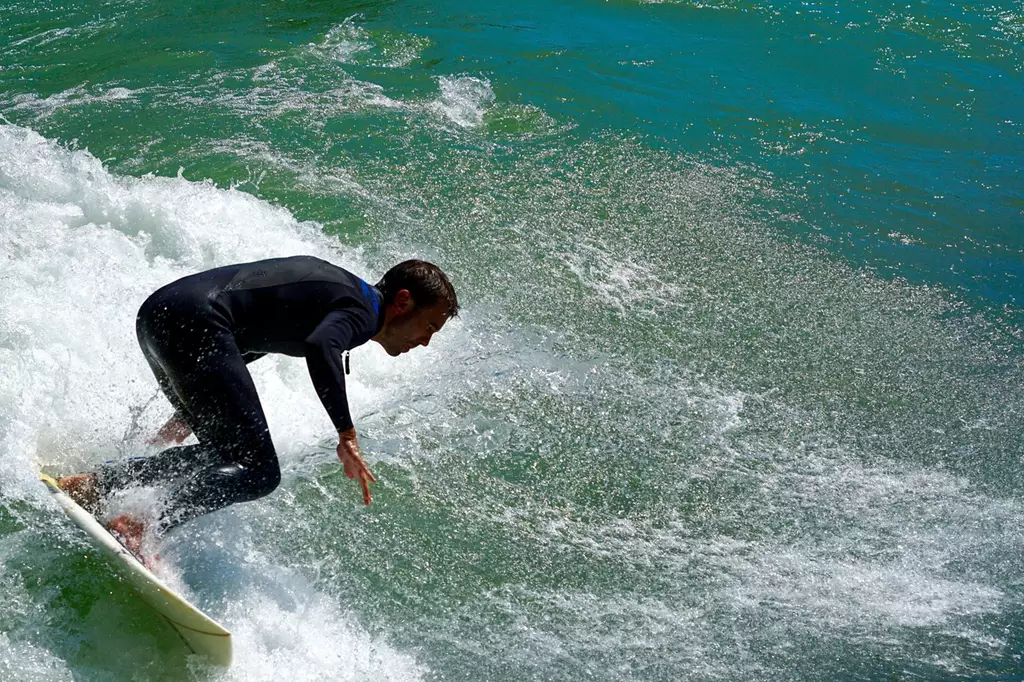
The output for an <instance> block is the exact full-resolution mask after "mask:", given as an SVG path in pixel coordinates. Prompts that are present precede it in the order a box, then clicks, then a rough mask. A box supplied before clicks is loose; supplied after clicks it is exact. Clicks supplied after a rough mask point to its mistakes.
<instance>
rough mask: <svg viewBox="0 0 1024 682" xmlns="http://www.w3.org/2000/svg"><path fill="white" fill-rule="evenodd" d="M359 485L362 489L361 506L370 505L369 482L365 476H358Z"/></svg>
mask: <svg viewBox="0 0 1024 682" xmlns="http://www.w3.org/2000/svg"><path fill="white" fill-rule="evenodd" d="M359 485H361V486H362V487H363V504H370V482H369V481H367V480H366V477H365V476H360V477H359Z"/></svg>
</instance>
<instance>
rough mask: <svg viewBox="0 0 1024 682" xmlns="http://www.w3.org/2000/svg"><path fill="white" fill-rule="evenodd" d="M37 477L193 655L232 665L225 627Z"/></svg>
mask: <svg viewBox="0 0 1024 682" xmlns="http://www.w3.org/2000/svg"><path fill="white" fill-rule="evenodd" d="M39 478H40V480H41V481H42V482H43V483H44V484H46V487H47V489H48V490H49V491H50V492H51V493H52V494H53V497H54V499H55V500H56V501H57V504H59V505H60V507H61V509H63V510H64V513H65V514H67V516H68V517H69V518H70V519H71V521H72V522H74V524H75V525H76V526H78V527H79V528H81V529H82V530H83V531H85V533H86V535H88V536H89V539H90V540H92V542H93V543H94V544H96V545H97V546H99V548H100V549H101V550H102V551H103V552H104V553H105V554H106V555H107V556H108V557H110V559H111V562H112V563H113V564H114V566H115V567H116V568H118V569H119V570H120V571H121V573H122V574H123V575H124V576H125V578H126V579H127V580H128V582H129V584H131V586H132V588H133V589H134V590H135V592H136V594H137V595H138V596H139V598H141V599H142V601H144V602H145V603H146V604H148V605H149V606H150V608H152V609H153V610H154V611H156V612H157V613H159V614H160V615H161V616H163V617H164V618H165V619H166V620H167V622H168V623H170V625H171V627H173V628H174V629H175V631H177V633H178V634H179V635H180V636H181V638H182V639H183V640H184V641H185V644H186V645H187V646H188V647H189V648H190V649H191V650H192V651H193V652H195V653H197V654H202V655H204V656H206V657H207V658H209V659H210V660H211V661H212V662H214V663H217V664H219V665H224V666H227V665H231V658H232V643H231V632H229V631H228V629H227V628H225V627H224V626H223V625H221V624H220V623H218V622H217V621H215V620H214V619H212V618H210V617H209V616H208V615H206V614H205V613H203V612H202V611H201V610H199V609H198V608H197V607H196V606H195V605H193V604H191V603H190V602H189V601H188V600H187V599H185V598H184V597H183V596H181V595H180V594H178V593H177V592H175V591H174V590H173V589H171V588H170V587H168V586H167V585H166V584H165V583H164V582H163V581H162V580H160V579H159V578H158V577H156V576H155V575H153V572H152V571H150V570H149V569H148V568H146V566H145V565H143V564H142V563H141V562H140V561H139V560H138V559H137V558H135V556H134V555H133V554H132V553H131V552H129V551H128V550H127V549H126V548H125V547H124V545H122V544H121V543H120V542H118V541H117V538H115V537H114V536H113V535H111V534H110V531H108V530H107V529H106V528H104V527H103V525H102V524H101V523H100V522H99V521H97V520H96V518H95V517H94V516H93V515H92V514H90V513H89V512H87V511H86V510H84V509H82V507H80V506H79V505H78V503H76V502H75V501H74V500H72V499H71V497H69V496H68V495H67V493H65V492H64V491H63V490H61V489H60V487H59V486H58V485H57V481H56V480H54V479H53V478H52V477H50V476H47V475H46V474H40V476H39Z"/></svg>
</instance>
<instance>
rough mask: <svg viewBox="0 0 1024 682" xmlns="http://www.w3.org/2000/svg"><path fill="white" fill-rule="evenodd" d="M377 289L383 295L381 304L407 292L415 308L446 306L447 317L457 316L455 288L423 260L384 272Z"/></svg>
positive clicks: (397, 266)
mask: <svg viewBox="0 0 1024 682" xmlns="http://www.w3.org/2000/svg"><path fill="white" fill-rule="evenodd" d="M377 289H378V290H380V293H381V294H383V295H384V305H389V304H390V303H391V302H392V301H394V300H395V294H397V293H398V292H399V291H400V290H402V289H408V290H409V293H410V294H412V300H413V302H414V303H415V304H416V305H417V306H418V307H425V308H429V307H430V306H432V305H434V304H435V303H445V304H447V305H448V317H455V316H456V315H458V314H459V299H458V297H457V296H456V295H455V287H453V286H452V283H451V282H450V281H449V280H448V276H447V275H445V274H444V272H443V271H442V270H441V268H439V267H437V266H436V265H434V264H433V263H428V262H426V261H423V260H407V261H402V262H401V263H399V264H398V265H396V266H395V267H393V268H391V269H390V270H388V271H387V272H386V273H384V276H383V277H381V280H380V281H379V282H377Z"/></svg>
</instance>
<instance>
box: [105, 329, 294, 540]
mask: <svg viewBox="0 0 1024 682" xmlns="http://www.w3.org/2000/svg"><path fill="white" fill-rule="evenodd" d="M180 329H181V328H179V331H178V332H177V333H175V335H174V338H173V345H172V344H170V343H166V342H165V343H160V344H156V343H152V339H147V342H146V343H144V348H147V350H149V351H150V353H151V355H152V357H153V363H152V364H155V365H156V368H155V369H154V373H155V374H156V373H157V369H159V371H160V373H161V374H162V376H163V379H164V381H161V387H162V388H164V390H165V392H167V393H168V397H169V398H170V397H171V395H173V396H174V398H173V399H171V402H172V404H175V407H176V408H178V405H180V408H179V409H182V410H184V411H185V412H186V413H187V414H188V415H189V416H188V423H189V426H191V427H192V429H193V431H194V432H195V434H196V437H197V438H198V439H199V444H198V445H188V446H181V447H174V448H168V449H167V450H164V451H163V452H161V453H159V454H157V455H155V456H153V457H147V458H136V459H130V460H126V461H123V462H117V463H112V464H107V465H104V466H103V467H102V468H101V469H100V472H99V475H98V483H99V488H100V492H101V493H102V494H103V495H104V496H106V495H109V494H110V493H111V492H113V491H116V490H118V489H121V488H124V487H127V486H129V485H163V486H168V487H169V488H170V492H169V494H168V496H167V500H166V502H167V505H166V509H165V512H164V515H163V518H162V519H161V525H162V526H163V527H165V528H169V527H171V526H174V525H177V524H179V523H182V522H184V521H187V520H190V519H193V518H195V517H197V516H200V515H202V514H205V513H208V512H211V511H215V510H217V509H220V508H222V507H225V506H227V505H229V504H233V503H234V502H242V501H248V500H254V499H257V498H259V497H262V496H264V495H266V494H268V493H270V492H271V491H272V490H273V489H274V488H275V487H277V485H278V483H279V482H280V479H281V473H280V466H279V464H278V461H277V454H276V453H275V451H274V446H273V443H272V441H271V439H270V430H269V428H268V427H267V422H266V417H265V416H264V414H263V408H262V406H261V405H260V401H259V396H258V395H257V393H256V386H255V385H254V384H253V381H252V377H251V376H250V375H249V371H248V369H246V366H245V361H244V359H243V357H242V354H241V352H240V351H239V350H238V347H237V344H236V343H235V340H234V337H233V335H232V334H231V333H230V332H229V331H227V330H226V329H225V328H223V326H222V325H220V324H218V323H216V321H212V322H211V321H209V320H192V321H190V323H189V326H188V327H187V328H186V329H187V330H188V332H186V333H180ZM140 336H141V335H140ZM161 336H164V335H161ZM186 337H187V338H186ZM157 346H162V347H157ZM168 346H170V347H168ZM147 359H149V357H147ZM157 378H158V381H159V380H160V379H161V376H160V375H159V374H158V376H157Z"/></svg>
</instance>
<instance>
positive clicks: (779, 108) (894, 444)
mask: <svg viewBox="0 0 1024 682" xmlns="http://www.w3.org/2000/svg"><path fill="white" fill-rule="evenodd" d="M0 35H2V36H3V37H4V40H3V41H0V84H2V88H0V115H2V117H3V121H2V123H0V255H2V258H0V263H2V267H0V462H2V464H3V467H4V469H5V471H6V475H5V476H4V477H2V478H0V557H2V569H0V595H2V597H3V601H4V603H5V605H6V606H5V608H4V609H2V610H0V678H3V679H15V680H65V679H74V680H107V679H139V680H176V679H197V680H232V679H238V680H262V679H266V680H277V679H281V678H291V679H296V680H321V679H322V680H336V679H374V680H377V679H403V680H405V679H410V680H462V679H465V680H506V679H507V680H527V679H537V680H549V679H578V678H585V679H598V680H630V679H635V680H682V679H688V680H720V679H721V680H733V679H751V680H783V679H793V680H814V679H843V680H846V679H850V680H853V679H866V680H873V679H1015V678H1017V677H1020V676H1022V675H1024V664H1022V662H1021V659H1020V651H1021V649H1022V645H1024V631H1022V629H1021V625H1020V623H1021V622H1022V621H1021V618H1022V616H1024V613H1022V611H1021V603H1022V596H1024V592H1022V587H1021V582H1020V567H1021V565H1022V551H1024V530H1022V529H1024V514H1022V512H1021V505H1020V502H1021V484H1022V483H1024V476H1022V474H1021V466H1020V465H1021V456H1022V449H1021V445H1020V443H1021V442H1022V439H1021V437H1022V436H1024V433H1022V427H1021V423H1020V414H1021V411H1022V408H1024V395H1022V389H1021V387H1022V385H1024V382H1022V379H1024V366H1022V359H1024V356H1022V352H1021V351H1022V339H1021V323H1022V320H1024V318H1022V315H1021V313H1022V307H1021V300H1020V299H1021V296H1022V294H1024V290H1022V288H1021V287H1022V283H1021V273H1022V267H1024V256H1022V254H1024V236H1022V233H1021V231H1020V229H1019V225H1020V224H1021V221H1022V215H1024V186H1022V184H1024V183H1022V180H1021V175H1020V170H1019V169H1020V168H1021V166H1022V162H1024V131H1022V125H1024V104H1022V102H1024V77H1022V74H1021V71H1022V66H1024V65H1022V58H1024V49H1022V45H1024V9H1022V7H1021V5H1020V3H1011V2H1004V3H1001V4H998V3H989V4H984V5H982V4H976V3H972V4H961V5H955V6H954V5H949V4H939V3H928V2H911V3H904V4H901V5H898V6H897V5H887V4H882V3H878V2H874V3H861V4H859V5H858V6H856V7H854V6H848V4H846V3H843V4H841V3H801V4H798V3H775V4H772V3H765V2H761V3H747V2H725V1H723V2H690V1H684V2H675V3H673V2H665V3H650V4H647V3H636V2H605V3H599V2H583V1H578V2H576V1H574V2H554V3H551V2H549V3H533V2H525V3H516V4H515V5H508V6H506V7H504V8H502V7H480V6H478V5H477V4H471V3H461V2H456V1H452V2H445V1H441V2H433V3H418V2H390V3H383V2H352V3H338V2H334V3H326V2H312V3H303V4H301V5H296V6H285V5H275V6H271V7H266V6H265V7H253V6H250V5H249V4H247V3H230V2H220V3H191V4H186V3H179V4H172V3H147V2H136V3H132V4H126V3H118V4H105V3H99V2H91V3H82V4H80V5H79V6H77V7H66V6H63V5H57V4H47V3H25V2H18V3H16V4H14V5H10V6H9V7H8V8H7V10H6V11H5V12H4V13H3V14H0ZM293 253H313V254H317V255H320V256H323V257H327V258H330V259H332V260H334V261H336V262H338V263H340V264H342V265H344V266H346V267H349V268H351V269H353V270H355V271H356V272H359V273H360V274H363V275H364V276H366V277H367V278H369V279H374V278H376V277H377V276H379V275H380V274H381V273H382V272H383V271H384V270H385V269H386V268H387V267H388V266H389V265H390V264H392V263H393V262H394V261H395V260H396V259H398V258H403V257H408V256H419V257H425V258H428V259H431V260H433V261H435V262H437V263H438V264H440V265H442V267H444V268H445V269H446V270H447V271H449V272H450V273H451V275H452V277H453V280H454V281H455V284H456V286H457V287H458V289H459V293H460V298H461V301H462V303H463V313H462V315H461V316H460V318H458V319H456V320H454V321H453V322H452V323H451V324H449V325H448V326H447V327H446V329H445V330H444V331H443V332H442V334H439V335H438V337H437V338H436V339H435V342H434V343H432V344H431V346H430V347H429V348H428V349H421V350H420V351H417V352H416V353H414V354H412V355H411V356H409V357H407V358H402V359H399V360H394V359H391V358H388V357H386V356H385V355H384V354H383V353H381V352H379V351H378V350H377V349H376V348H370V347H366V348H362V349H359V350H358V351H357V352H355V353H354V354H353V363H352V364H353V374H352V375H351V377H350V383H351V389H350V390H351V395H352V407H353V412H354V414H355V416H356V421H357V428H358V429H359V433H360V439H361V443H362V446H363V450H364V452H365V454H366V456H367V459H368V462H369V463H370V466H371V468H372V469H373V471H374V473H375V475H376V476H377V478H378V479H379V481H380V482H379V483H378V484H377V486H376V488H375V499H374V504H373V506H371V507H370V508H369V509H363V508H362V507H361V505H360V504H359V495H358V491H357V489H356V487H355V486H353V485H352V484H351V482H350V481H348V480H347V479H345V478H344V476H343V475H341V474H340V472H339V471H338V467H337V465H336V463H335V462H336V460H335V459H334V454H333V445H332V442H331V428H330V423H329V421H328V420H327V418H326V415H325V414H323V411H322V408H321V407H320V406H319V404H318V401H317V399H316V397H315V395H314V394H313V391H312V389H311V387H310V385H309V380H308V376H307V375H306V372H305V367H304V366H303V364H302V363H301V362H296V361H294V360H292V359H288V358H268V359H264V360H261V361H260V362H259V363H256V364H254V365H253V371H254V378H255V379H256V381H257V385H258V387H259V389H260V392H261V395H262V396H263V397H264V404H265V407H266V410H267V413H268V419H269V420H270V423H271V431H272V434H273V436H274V441H275V444H276V446H277V448H278V451H279V453H280V457H281V460H282V464H283V467H284V470H285V482H284V484H283V485H282V487H281V488H280V489H279V490H278V491H277V492H276V493H275V494H274V495H272V496H271V497H269V498H267V499H265V500H261V501H259V502H256V503H252V504H247V505H239V506H237V507H235V508H233V509H231V510H228V511H225V512H222V513H218V514H214V515H211V516H209V517H207V518H204V519H201V520H199V521H197V522H195V523H194V524H190V526H189V527H187V529H182V531H181V532H176V533H172V534H170V535H169V536H168V537H166V538H163V539H162V540H160V542H159V546H158V548H157V549H158V551H159V552H160V554H161V556H162V558H163V561H164V567H163V571H164V575H165V577H166V578H167V579H168V580H169V581H171V582H172V583H173V584H175V585H177V586H179V587H180V588H181V589H182V590H184V591H186V592H187V593H188V595H189V596H190V597H191V598H192V599H193V600H194V601H195V602H196V603H197V604H199V605H200V606H202V607H203V608H204V609H206V610H207V611H209V612H210V613H211V615H213V616H214V617H216V618H218V619H219V620H221V621H223V622H224V623H225V624H226V625H227V626H228V627H229V628H230V629H232V631H234V632H235V633H236V658H237V661H236V664H235V665H234V666H233V667H232V668H231V669H229V670H226V671H225V670H216V669H210V668H207V667H206V666H205V665H204V664H203V662H202V661H201V660H199V659H196V658H195V657H191V656H189V655H188V652H187V651H185V650H184V649H183V647H182V645H181V644H180V641H179V640H178V639H177V638H176V636H175V635H174V633H173V631H171V630H170V629H169V628H167V627H165V626H164V625H163V624H162V623H160V622H156V621H155V619H154V617H153V616H152V614H151V613H150V612H149V611H148V610H147V609H146V607H145V606H144V605H142V604H140V603H139V602H138V601H137V600H135V599H134V598H133V597H132V596H131V594H130V593H129V592H127V590H125V589H124V588H123V587H121V586H119V585H117V584H116V578H114V577H112V576H111V575H110V573H109V571H108V570H107V567H106V566H105V564H104V563H103V562H102V561H100V560H99V559H98V558H97V557H94V556H93V555H92V554H91V553H90V552H89V551H88V547H87V546H86V544H85V543H84V541H83V540H82V539H81V538H79V537H78V536H77V535H76V534H75V533H73V532H72V531H71V530H70V529H69V528H67V524H66V523H64V522H63V521H62V520H61V519H60V518H57V517H55V516H54V509H53V507H52V505H51V504H50V502H49V501H48V500H47V499H46V493H45V490H44V489H43V488H42V486H39V485H38V484H37V483H36V482H35V480H34V479H35V471H36V469H37V468H38V466H39V465H40V464H46V465H49V466H53V467H56V468H58V469H63V470H71V469H83V468H87V467H89V466H94V465H95V464H97V463H99V462H100V461H102V460H104V459H107V458H109V457H112V456H122V455H125V454H132V455H138V454H146V452H147V446H146V445H145V440H146V437H147V436H148V434H150V433H151V432H152V431H153V430H154V429H155V428H157V427H158V426H159V424H160V423H162V421H163V420H164V419H166V417H167V416H168V413H169V407H168V406H167V404H166V403H165V402H164V401H163V400H162V399H161V398H160V397H159V396H158V395H156V386H155V382H154V381H153V379H152V377H151V376H150V375H149V372H148V369H147V368H146V366H145V363H144V362H143V361H142V358H141V356H140V354H139V353H138V351H137V349H136V348H135V343H134V333H133V322H134V315H135V310H136V309H137V307H138V305H139V303H141V301H142V300H143V299H144V298H145V296H146V295H147V294H148V293H149V292H151V291H152V290H153V289H155V288H156V287H158V286H160V285H161V284H163V283H166V282H168V281H170V280H172V279H174V278H175V277H178V276H181V275H183V274H186V273H189V272H195V271H197V270H199V269H202V268H206V267H212V266H215V265H219V264H224V263H230V262H236V261H240V260H246V259H255V258H261V257H267V256H273V255H286V254H293ZM158 500H159V496H158V492H157V491H146V490H143V491H135V492H134V493H133V494H132V495H129V496H127V497H126V498H125V499H123V500H119V501H118V503H119V504H120V505H122V506H124V507H126V508H128V509H134V510H136V511H137V512H138V513H143V514H145V513H150V512H152V510H153V509H154V506H155V505H157V504H158Z"/></svg>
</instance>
